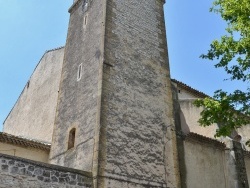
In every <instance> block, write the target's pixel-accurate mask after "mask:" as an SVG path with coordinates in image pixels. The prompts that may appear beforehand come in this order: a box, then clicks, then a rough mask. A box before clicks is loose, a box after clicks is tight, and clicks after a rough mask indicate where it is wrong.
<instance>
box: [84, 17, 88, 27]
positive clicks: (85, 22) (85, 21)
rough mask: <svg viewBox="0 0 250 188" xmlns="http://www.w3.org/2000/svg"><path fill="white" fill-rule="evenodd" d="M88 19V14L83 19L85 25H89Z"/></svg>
mask: <svg viewBox="0 0 250 188" xmlns="http://www.w3.org/2000/svg"><path fill="white" fill-rule="evenodd" d="M87 19H88V16H87V15H86V16H84V20H83V23H84V25H87Z"/></svg>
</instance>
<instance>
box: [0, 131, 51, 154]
mask: <svg viewBox="0 0 250 188" xmlns="http://www.w3.org/2000/svg"><path fill="white" fill-rule="evenodd" d="M0 142H2V143H8V144H14V145H18V146H23V147H32V148H36V149H40V150H45V151H50V146H51V144H49V143H45V142H39V141H35V140H30V139H27V138H21V137H17V136H14V135H11V134H7V133H3V132H0Z"/></svg>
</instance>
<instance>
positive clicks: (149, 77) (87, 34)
mask: <svg viewBox="0 0 250 188" xmlns="http://www.w3.org/2000/svg"><path fill="white" fill-rule="evenodd" d="M164 3H165V0H147V1H140V0H123V1H121V0H101V1H100V0H99V1H97V0H74V3H73V5H72V6H71V7H70V8H69V13H70V22H69V27H68V35H67V40H66V44H65V46H64V47H59V48H55V49H52V50H48V51H46V52H45V54H44V55H43V57H42V58H41V60H40V61H39V63H38V64H37V67H36V68H35V70H34V72H33V74H32V75H31V77H30V79H29V81H28V82H27V84H26V85H25V87H24V89H23V91H22V93H21V94H20V96H19V98H18V99H17V102H16V104H15V105H14V107H13V108H12V110H11V111H10V113H9V115H8V116H7V117H6V120H5V121H4V129H3V132H2V133H0V187H34V188H36V187H42V188H45V187H46V188H47V187H55V188H57V187H58V188H59V187H60V188H66V187H67V188H68V187H69V188H73V187H77V188H78V187H84V188H85V187H88V188H248V187H249V183H248V180H250V152H249V148H248V147H246V146H245V145H244V142H245V141H246V140H247V139H248V138H249V135H250V127H249V126H245V127H243V128H241V129H239V130H235V132H234V133H232V135H231V136H230V137H225V138H216V139H215V138H214V134H215V133H216V129H217V125H216V124H214V125H211V126H210V127H206V128H204V127H201V126H199V124H198V122H197V121H198V119H199V117H200V112H201V111H202V109H201V108H197V107H195V106H194V105H193V101H194V100H196V99H198V98H205V97H209V96H207V95H206V94H204V93H202V92H201V91H198V90H196V89H194V88H192V87H190V86H188V85H186V84H185V83H183V82H180V81H178V80H175V79H171V77H170V69H169V60H168V49H167V42H166V31H165V22H164V12H163V5H164Z"/></svg>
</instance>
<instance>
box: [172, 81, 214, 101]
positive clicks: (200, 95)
mask: <svg viewBox="0 0 250 188" xmlns="http://www.w3.org/2000/svg"><path fill="white" fill-rule="evenodd" d="M171 81H172V82H174V83H176V84H177V86H178V87H180V88H183V89H185V90H187V91H189V92H190V93H192V94H194V95H195V96H197V97H199V98H206V97H209V96H208V95H207V94H205V93H203V92H201V91H198V90H196V89H194V88H192V87H190V86H188V85H187V84H184V83H183V82H180V81H178V80H176V79H171Z"/></svg>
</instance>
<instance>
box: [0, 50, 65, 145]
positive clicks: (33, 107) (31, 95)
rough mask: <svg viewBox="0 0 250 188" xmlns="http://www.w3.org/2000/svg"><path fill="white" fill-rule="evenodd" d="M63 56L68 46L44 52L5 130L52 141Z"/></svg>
mask: <svg viewBox="0 0 250 188" xmlns="http://www.w3.org/2000/svg"><path fill="white" fill-rule="evenodd" d="M31 53H32V52H31ZM63 56H64V48H59V49H55V50H50V51H48V52H46V53H45V54H44V55H43V57H42V58H41V60H40V62H39V64H38V65H37V67H36V69H35V70H34V72H33V74H32V75H31V77H30V80H29V81H28V82H27V84H26V86H25V87H24V89H23V92H22V93H21V95H20V97H19V99H18V100H17V102H16V104H15V106H14V107H13V109H12V110H11V112H10V113H9V115H8V117H7V118H6V120H5V122H4V129H3V131H4V132H6V133H9V134H12V135H16V136H22V137H25V138H28V139H33V140H41V141H44V142H49V143H51V140H52V132H53V126H54V120H55V113H56V104H57V97H58V90H59V82H60V77H61V70H62V62H63Z"/></svg>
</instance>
